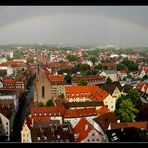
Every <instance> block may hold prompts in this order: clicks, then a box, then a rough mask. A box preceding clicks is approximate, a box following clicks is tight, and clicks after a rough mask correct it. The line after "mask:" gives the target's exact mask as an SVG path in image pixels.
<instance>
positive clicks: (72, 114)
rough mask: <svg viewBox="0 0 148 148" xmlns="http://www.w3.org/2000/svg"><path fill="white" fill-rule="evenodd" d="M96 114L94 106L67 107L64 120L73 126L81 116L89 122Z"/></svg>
mask: <svg viewBox="0 0 148 148" xmlns="http://www.w3.org/2000/svg"><path fill="white" fill-rule="evenodd" d="M97 116H98V113H97V111H96V109H95V108H87V109H72V110H71V109H69V110H66V112H65V114H64V122H69V123H70V124H71V125H72V127H73V128H74V127H75V126H76V124H77V123H78V122H79V121H80V120H81V118H83V117H85V118H86V119H87V120H88V121H89V122H90V123H92V121H93V119H94V118H96V117H97Z"/></svg>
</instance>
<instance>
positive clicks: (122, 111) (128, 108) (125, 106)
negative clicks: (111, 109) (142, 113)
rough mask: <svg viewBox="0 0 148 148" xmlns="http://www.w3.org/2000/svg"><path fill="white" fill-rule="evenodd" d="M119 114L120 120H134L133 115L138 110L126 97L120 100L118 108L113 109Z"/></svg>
mask: <svg viewBox="0 0 148 148" xmlns="http://www.w3.org/2000/svg"><path fill="white" fill-rule="evenodd" d="M115 113H116V114H117V115H118V116H119V118H120V119H121V121H122V122H134V118H135V115H136V114H137V113H138V110H137V109H136V108H135V106H134V105H133V104H132V102H131V101H130V100H128V99H126V100H122V102H121V104H120V108H119V109H117V110H116V111H115Z"/></svg>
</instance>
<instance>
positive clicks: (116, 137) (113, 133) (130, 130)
mask: <svg viewBox="0 0 148 148" xmlns="http://www.w3.org/2000/svg"><path fill="white" fill-rule="evenodd" d="M106 133H107V137H108V139H109V142H148V137H147V131H146V130H141V129H139V128H135V127H127V128H119V129H113V130H107V131H106Z"/></svg>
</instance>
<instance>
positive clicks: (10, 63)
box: [0, 61, 25, 67]
mask: <svg viewBox="0 0 148 148" xmlns="http://www.w3.org/2000/svg"><path fill="white" fill-rule="evenodd" d="M24 65H25V63H24V62H22V61H7V62H2V63H1V64H0V66H12V67H21V66H24Z"/></svg>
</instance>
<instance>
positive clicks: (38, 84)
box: [34, 69, 53, 104]
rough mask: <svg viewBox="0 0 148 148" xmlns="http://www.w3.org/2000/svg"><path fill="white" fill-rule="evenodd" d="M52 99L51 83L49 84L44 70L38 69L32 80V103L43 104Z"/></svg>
mask: <svg viewBox="0 0 148 148" xmlns="http://www.w3.org/2000/svg"><path fill="white" fill-rule="evenodd" d="M52 98H53V93H52V88H51V83H50V82H49V80H48V78H47V75H46V73H45V70H43V69H39V71H38V72H37V74H36V79H35V80H34V103H35V104H37V103H39V102H43V103H44V104H46V102H47V101H48V100H51V99H52Z"/></svg>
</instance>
